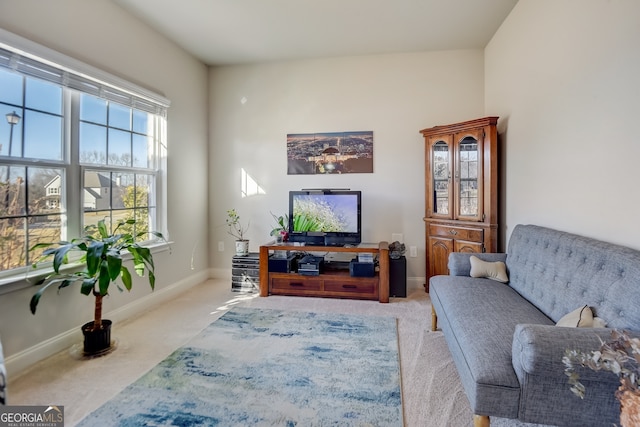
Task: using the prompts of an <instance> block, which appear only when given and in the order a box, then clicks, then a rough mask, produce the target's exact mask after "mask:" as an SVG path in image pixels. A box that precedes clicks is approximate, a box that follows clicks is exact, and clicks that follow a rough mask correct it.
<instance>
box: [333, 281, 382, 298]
mask: <svg viewBox="0 0 640 427" xmlns="http://www.w3.org/2000/svg"><path fill="white" fill-rule="evenodd" d="M377 286H378V281H377V279H375V278H371V279H368V280H367V279H364V280H358V281H340V280H325V282H324V290H325V291H327V292H349V293H353V294H374V293H375V292H376V289H377Z"/></svg>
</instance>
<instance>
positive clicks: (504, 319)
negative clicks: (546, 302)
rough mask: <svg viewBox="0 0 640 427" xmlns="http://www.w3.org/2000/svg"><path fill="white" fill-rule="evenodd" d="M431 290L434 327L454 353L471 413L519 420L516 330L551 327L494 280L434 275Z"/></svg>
mask: <svg viewBox="0 0 640 427" xmlns="http://www.w3.org/2000/svg"><path fill="white" fill-rule="evenodd" d="M429 286H430V288H429V289H430V295H431V299H432V303H433V305H434V308H435V310H436V314H437V315H438V323H439V325H440V327H441V328H442V330H443V332H444V334H445V338H446V339H447V341H448V344H449V348H450V349H451V351H452V353H458V354H453V356H454V360H456V366H457V368H458V371H459V372H460V376H461V380H462V383H463V385H464V387H465V391H466V393H467V397H468V398H469V401H470V403H471V408H472V410H473V411H474V413H477V414H483V413H484V414H492V415H498V416H504V417H510V418H515V417H517V414H518V400H519V394H520V383H519V381H518V378H517V376H516V373H515V371H514V369H513V365H512V360H511V345H512V341H513V333H514V331H515V328H516V325H518V324H520V323H534V324H543V325H554V322H553V321H552V320H551V319H549V318H548V317H547V316H545V315H544V314H543V313H542V312H541V311H540V310H538V309H537V308H536V307H534V306H533V305H532V304H530V303H529V302H528V301H527V300H525V299H524V298H522V297H521V296H520V295H519V294H518V293H517V292H516V291H514V290H513V289H512V288H511V287H509V286H508V285H505V284H503V283H499V282H496V281H494V280H490V279H478V278H471V277H461V276H435V277H432V278H431V280H430V285H429ZM452 341H453V342H452ZM456 348H458V349H460V351H459V352H457V351H455V349H456ZM480 389H482V392H481V393H480V392H479V390H480ZM477 399H481V400H477Z"/></svg>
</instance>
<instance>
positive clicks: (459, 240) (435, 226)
mask: <svg viewBox="0 0 640 427" xmlns="http://www.w3.org/2000/svg"><path fill="white" fill-rule="evenodd" d="M497 122H498V117H485V118H482V119H477V120H470V121H467V122H463V123H456V124H451V125H446V126H435V127H432V128H428V129H423V130H421V131H420V133H421V134H422V135H423V136H424V142H425V216H424V221H425V232H426V262H427V264H426V265H427V283H426V285H425V287H426V290H427V291H428V290H429V280H428V279H429V277H431V276H435V275H438V274H448V272H449V270H448V268H447V261H448V257H449V253H451V252H496V251H497V246H498V132H497V129H496V124H497Z"/></svg>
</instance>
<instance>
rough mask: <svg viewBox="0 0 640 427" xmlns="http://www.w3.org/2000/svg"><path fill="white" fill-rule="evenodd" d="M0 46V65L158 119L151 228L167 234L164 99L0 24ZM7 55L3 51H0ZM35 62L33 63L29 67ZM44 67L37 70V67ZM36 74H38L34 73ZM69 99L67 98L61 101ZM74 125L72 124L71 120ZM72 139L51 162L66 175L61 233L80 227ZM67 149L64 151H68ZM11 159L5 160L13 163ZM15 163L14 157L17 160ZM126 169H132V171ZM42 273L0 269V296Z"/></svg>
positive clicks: (161, 246)
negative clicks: (60, 158) (59, 161)
mask: <svg viewBox="0 0 640 427" xmlns="http://www.w3.org/2000/svg"><path fill="white" fill-rule="evenodd" d="M0 49H2V52H4V55H2V54H0V65H1V66H3V67H4V68H13V69H15V70H17V71H19V72H22V73H23V74H26V75H31V76H32V77H39V78H43V79H44V80H49V81H54V82H57V83H58V84H61V85H62V86H64V87H68V88H71V89H76V90H79V91H81V92H84V93H88V94H91V95H95V96H98V97H100V98H104V99H107V100H109V101H113V102H116V103H118V104H122V105H126V106H129V107H132V108H135V109H140V110H143V111H147V112H150V113H153V114H156V115H158V116H160V117H162V118H164V120H160V121H159V122H160V123H158V124H157V126H156V132H157V139H158V146H157V151H158V152H157V157H156V169H157V170H156V180H155V189H156V192H155V205H156V219H155V221H156V222H155V226H154V228H153V229H154V230H156V231H160V232H161V233H163V235H164V236H165V238H166V239H167V240H168V239H169V233H168V229H167V224H168V221H167V110H168V108H169V106H170V101H169V100H168V99H167V98H165V97H164V96H162V95H160V94H157V93H155V92H152V91H149V90H148V89H146V88H143V87H140V86H138V85H136V84H133V83H131V82H128V81H126V80H124V79H122V78H120V77H117V76H114V75H112V74H110V73H107V72H105V71H103V70H100V69H98V68H96V67H93V66H91V65H88V64H85V63H83V62H81V61H78V60H76V59H74V58H71V57H69V56H67V55H64V54H62V53H59V52H57V51H55V50H52V49H49V48H47V47H45V46H42V45H40V44H37V43H35V42H32V41H30V40H28V39H25V38H23V37H20V36H18V35H16V34H13V33H10V32H8V31H6V30H3V29H1V28H0ZM7 51H8V52H10V53H11V55H7V54H6V52H7ZM33 64H35V65H36V66H32V65H33ZM41 67H42V69H44V70H45V71H40V69H41ZM47 68H50V69H51V70H55V72H54V73H48V72H46V70H47ZM38 73H40V75H39V74H38ZM63 96H65V97H66V98H65V104H64V105H65V109H67V111H65V113H64V115H65V119H64V120H65V122H66V123H65V124H64V126H65V127H66V126H69V119H71V120H77V118H75V119H74V118H72V117H71V115H70V114H69V110H68V109H69V108H70V104H71V102H70V101H71V100H70V99H69V96H68V94H67V95H63ZM67 101H69V102H67ZM76 125H77V124H76ZM65 135H67V136H66V138H71V136H70V133H65ZM77 146H78V141H65V143H64V150H65V153H64V155H63V158H64V162H63V164H59V165H57V166H56V167H62V168H64V169H65V170H66V174H67V176H66V179H64V180H63V187H62V188H61V189H60V190H59V192H58V194H59V195H60V196H61V197H64V196H66V204H67V206H66V209H65V210H66V214H63V238H66V237H67V236H66V235H65V234H64V233H65V232H67V233H73V234H76V233H79V232H81V231H82V230H81V228H82V216H83V209H82V191H83V189H82V174H83V170H84V169H85V166H84V165H80V163H79V159H78V158H77V157H78V155H77V150H72V149H71V147H77ZM67 150H70V151H69V152H68V151H67ZM15 160H16V159H13V160H11V162H12V163H13V162H15ZM17 163H19V161H18V162H17ZM96 167H98V168H102V169H110V170H116V169H117V168H114V167H111V166H100V165H96ZM128 172H136V171H135V170H132V171H128ZM149 247H151V248H152V249H153V251H154V252H157V251H161V250H168V245H167V244H166V242H150V244H149ZM44 272H46V269H44V271H43V270H36V271H34V270H31V271H30V269H29V267H26V268H25V267H23V268H16V269H14V270H7V271H6V273H7V274H2V273H5V272H0V295H2V294H4V293H7V292H12V291H14V290H16V289H20V288H23V287H26V286H30V285H32V284H33V283H32V282H33V281H34V280H36V278H37V277H41V276H42V274H44Z"/></svg>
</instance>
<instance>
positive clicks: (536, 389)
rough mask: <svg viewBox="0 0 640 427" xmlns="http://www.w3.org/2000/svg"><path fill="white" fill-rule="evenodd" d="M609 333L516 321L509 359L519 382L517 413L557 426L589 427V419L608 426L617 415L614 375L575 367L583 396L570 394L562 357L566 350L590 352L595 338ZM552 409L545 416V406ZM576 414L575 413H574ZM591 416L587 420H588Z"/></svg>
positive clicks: (595, 344) (525, 418)
mask: <svg viewBox="0 0 640 427" xmlns="http://www.w3.org/2000/svg"><path fill="white" fill-rule="evenodd" d="M610 337H611V329H605V328H564V327H558V326H553V325H531V324H520V325H517V326H516V328H515V332H514V335H513V342H512V363H513V369H514V371H515V372H516V375H517V377H518V381H519V382H520V390H521V391H520V415H519V417H518V418H519V419H520V420H521V421H525V422H536V423H542V424H553V425H556V424H559V425H588V424H589V423H590V422H592V421H593V420H594V419H598V420H603V418H602V417H605V418H606V421H607V422H606V423H605V422H603V423H601V424H600V425H611V424H612V423H613V422H615V421H616V417H617V416H618V414H619V410H620V407H619V404H618V402H617V400H616V398H615V391H616V389H617V387H618V386H619V385H620V380H619V379H618V377H617V376H616V375H614V374H612V373H610V372H596V371H592V370H591V369H588V368H582V367H579V368H578V369H577V371H576V372H577V373H578V375H579V376H580V382H581V383H583V384H584V385H585V388H586V393H585V397H584V399H580V397H578V396H576V395H575V394H573V392H572V391H571V386H570V384H569V377H568V376H567V375H566V374H565V366H564V363H563V362H562V357H563V356H564V354H565V351H566V350H567V349H570V350H574V349H575V350H578V351H584V352H588V351H592V350H597V349H599V348H600V339H602V340H607V339H609V338H610ZM551 407H553V408H555V409H554V411H553V412H554V415H553V417H549V418H547V417H548V415H547V412H549V411H548V408H551ZM576 414H580V415H579V416H577V415H576ZM590 420H591V421H590Z"/></svg>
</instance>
